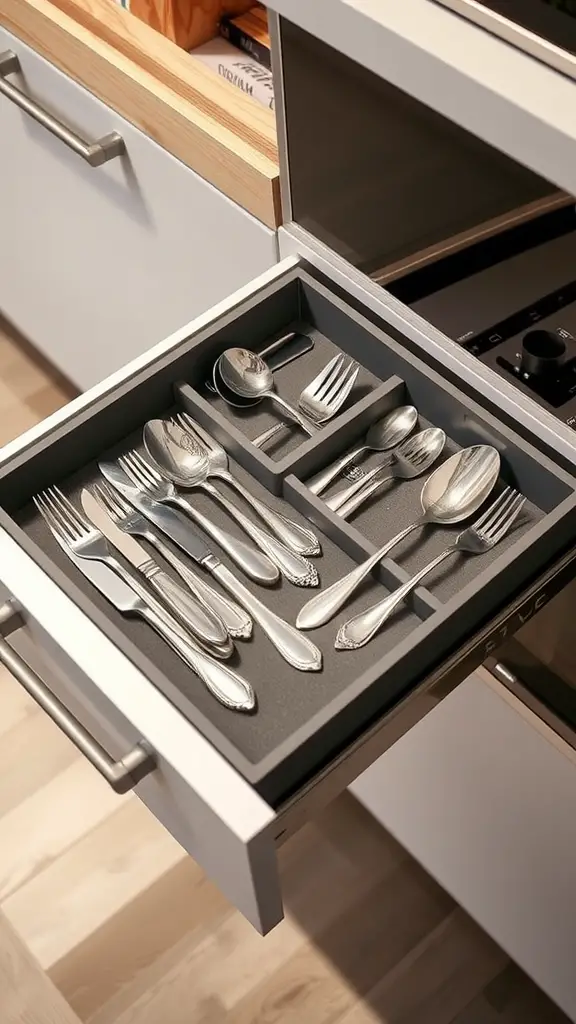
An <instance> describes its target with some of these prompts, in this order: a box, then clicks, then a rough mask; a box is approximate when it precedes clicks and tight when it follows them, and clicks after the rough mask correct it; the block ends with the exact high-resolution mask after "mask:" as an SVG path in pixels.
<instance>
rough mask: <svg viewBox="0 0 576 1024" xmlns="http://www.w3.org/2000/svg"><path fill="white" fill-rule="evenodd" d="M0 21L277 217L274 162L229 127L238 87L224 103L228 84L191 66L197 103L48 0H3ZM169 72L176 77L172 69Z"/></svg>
mask: <svg viewBox="0 0 576 1024" xmlns="http://www.w3.org/2000/svg"><path fill="white" fill-rule="evenodd" d="M108 2H109V0H108ZM110 7H111V8H112V7H113V5H112V4H110ZM0 23H1V24H2V25H4V26H5V27H6V28H7V29H9V30H10V31H12V32H14V33H15V35H17V36H19V37H20V38H21V39H23V40H24V42H26V43H28V44H29V45H30V46H32V47H33V48H34V49H35V50H36V51H37V52H38V53H40V54H41V55H42V56H44V57H46V58H47V59H48V60H49V61H51V63H52V64H55V65H56V66H57V67H59V68H60V69H61V70H62V71H64V72H65V73H66V74H67V75H69V76H70V77H71V78H73V79H75V80H76V81H77V82H80V83H81V84H82V85H84V86H86V88H87V89H89V90H90V91H91V92H93V93H94V94H95V95H96V96H98V97H99V98H100V99H101V100H103V101H104V102H105V103H107V104H108V105H109V106H110V107H112V109H113V110H116V111H117V112H118V113H120V114H121V115H122V116H123V117H125V118H126V119H127V120H128V121H130V122H131V123H132V124H135V125H136V126H137V127H138V128H141V129H142V131H144V132H145V133H146V134H147V135H149V136H150V137H151V138H153V139H155V140H156V142H158V143H159V144H160V145H161V146H163V147H164V148H165V149H167V150H169V151H170V152H171V153H173V154H174V155H175V156H177V157H178V158H179V159H180V160H182V161H183V163H185V164H187V165H188V166H189V167H191V168H192V169H193V170H195V171H197V172H198V174H200V175H201V176H202V177H203V178H205V179H206V180H207V181H209V182H211V183H212V184H213V185H215V186H216V188H218V189H220V191H222V192H223V193H224V194H225V195H227V196H229V197H230V198H231V199H233V200H234V201H235V202H237V203H239V205H240V206H243V207H244V209H246V210H248V211H249V212H250V213H252V214H254V216H255V217H257V218H258V219H259V220H261V221H263V223H264V224H267V225H268V226H269V227H271V228H275V227H276V226H277V225H278V224H279V223H280V191H279V189H280V186H279V177H278V165H277V162H276V161H275V160H274V159H271V158H270V156H268V155H267V154H266V153H264V152H261V151H260V150H259V149H257V148H256V147H255V146H254V145H253V143H252V142H251V141H250V139H247V138H244V137H240V136H239V135H238V134H237V131H234V130H232V127H231V122H232V120H233V119H234V110H235V104H236V98H235V94H236V92H237V91H238V92H239V90H235V89H232V88H231V87H230V93H231V99H230V103H229V104H227V105H226V107H222V106H221V104H220V103H219V102H218V97H219V95H220V90H221V85H223V84H225V83H219V82H218V78H217V76H216V75H213V76H211V79H210V81H209V87H208V88H207V87H206V81H207V77H206V74H205V73H203V74H202V76H199V77H197V76H196V73H195V71H192V70H190V73H189V75H187V79H186V80H187V81H188V82H189V83H190V82H191V81H197V82H198V92H199V93H201V94H202V95H203V97H204V101H203V103H202V106H196V105H195V102H191V101H190V100H189V99H187V98H185V97H184V96H183V95H182V94H181V92H180V91H179V92H176V91H174V90H173V89H172V88H170V87H169V86H167V85H166V84H165V83H164V81H162V80H160V79H159V78H157V77H156V74H155V63H156V62H155V61H154V59H148V60H147V62H146V64H147V66H146V68H144V67H141V66H140V65H139V64H137V63H136V62H135V61H134V60H131V59H130V58H128V57H126V56H125V55H124V53H122V52H120V50H118V49H116V47H115V46H112V45H110V43H108V42H107V41H106V40H105V39H102V38H100V37H99V36H98V35H97V34H95V32H93V31H90V30H89V29H87V28H86V27H85V26H84V25H82V24H80V23H79V22H77V21H75V20H74V19H73V18H71V17H69V16H68V15H67V14H65V13H64V12H63V11H61V10H59V9H58V8H57V7H56V6H55V5H54V4H53V3H50V2H49V0H0ZM91 24H93V25H94V24H95V22H94V21H92V20H91ZM145 27H146V26H140V28H145ZM140 28H139V30H140ZM158 38H159V40H160V39H161V37H158ZM129 39H130V36H127V40H129ZM164 42H165V43H168V40H164V41H163V43H164ZM163 43H162V44H161V43H160V42H159V43H158V46H161V45H163ZM126 45H128V43H126ZM190 63H191V64H192V63H194V67H195V66H196V64H197V63H198V62H192V61H191V62H190ZM151 68H154V73H152V72H151V70H150V69H151ZM174 74H175V75H176V76H177V77H179V76H178V71H177V69H176V71H175V72H174ZM213 80H214V81H213ZM172 84H174V82H173V81H172ZM212 92H213V94H214V98H213V99H212V100H211V97H210V94H211V93H212ZM232 97H234V99H232ZM239 98H240V97H239ZM244 100H245V97H244ZM211 104H212V105H211ZM254 106H256V104H254ZM216 111H218V116H216V113H215V112H216Z"/></svg>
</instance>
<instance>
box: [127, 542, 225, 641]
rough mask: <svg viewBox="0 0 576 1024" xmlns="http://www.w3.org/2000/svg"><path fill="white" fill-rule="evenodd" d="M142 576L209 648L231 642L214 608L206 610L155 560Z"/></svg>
mask: <svg viewBox="0 0 576 1024" xmlns="http://www.w3.org/2000/svg"><path fill="white" fill-rule="evenodd" d="M142 571H143V573H144V575H145V577H146V579H147V580H148V582H149V583H150V585H151V586H152V587H153V588H154V590H155V591H156V593H157V594H158V595H159V597H161V598H162V600H163V602H164V604H165V605H166V607H167V608H169V609H170V611H171V612H172V613H173V614H174V615H175V616H176V618H177V619H179V620H180V621H181V622H182V623H183V624H184V625H185V626H186V628H187V629H189V630H190V632H191V633H192V634H193V636H197V637H199V638H200V640H202V642H203V643H205V644H208V645H209V646H211V645H213V644H216V645H219V646H221V645H222V644H226V643H227V642H228V639H229V637H228V630H227V629H226V626H225V625H224V623H223V622H222V619H221V618H220V617H219V616H218V615H216V613H215V612H213V611H212V609H211V608H208V607H206V608H203V607H202V605H201V604H200V602H199V601H198V600H197V599H196V598H195V597H194V595H193V594H191V593H190V591H188V590H186V589H185V588H184V587H183V586H181V585H180V583H178V581H177V580H174V579H172V577H171V576H169V575H168V573H167V572H164V570H163V569H161V568H160V566H158V565H157V564H156V563H155V562H154V561H152V559H151V560H150V562H149V563H147V565H146V566H144V567H143V570H142Z"/></svg>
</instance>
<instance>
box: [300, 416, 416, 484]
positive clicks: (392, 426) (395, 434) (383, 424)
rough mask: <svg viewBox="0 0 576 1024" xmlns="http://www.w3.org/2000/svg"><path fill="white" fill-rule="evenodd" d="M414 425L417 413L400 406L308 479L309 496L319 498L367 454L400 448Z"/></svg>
mask: <svg viewBox="0 0 576 1024" xmlns="http://www.w3.org/2000/svg"><path fill="white" fill-rule="evenodd" d="M417 422H418V410H417V409H416V408H415V407H414V406H413V405H401V406H399V407H398V408H397V409H392V412H389V413H387V415H386V416H383V417H382V418H381V419H379V420H377V421H376V423H373V424H372V426H371V427H370V428H369V430H368V433H367V434H366V437H365V438H364V440H363V442H362V444H360V445H358V447H357V448H353V449H352V451H349V452H346V454H345V455H342V456H341V457H340V458H339V459H336V461H335V462H332V463H331V464H330V465H329V466H326V468H325V469H321V470H320V472H319V473H316V474H315V475H314V476H312V477H310V479H309V480H307V481H306V486H307V487H308V489H309V490H311V491H312V494H322V492H323V491H325V490H326V488H327V487H328V486H329V484H331V483H332V481H333V480H335V478H336V477H337V476H339V475H340V473H342V472H343V471H344V470H345V469H346V468H347V467H348V466H350V465H351V464H352V463H353V462H355V461H356V459H359V458H360V456H362V455H365V453H366V452H369V451H377V452H383V451H389V450H390V449H391V448H395V447H396V446H397V445H399V444H400V443H401V442H402V441H404V439H405V438H407V437H408V435H409V434H410V433H412V431H413V430H414V427H415V426H416V423H417Z"/></svg>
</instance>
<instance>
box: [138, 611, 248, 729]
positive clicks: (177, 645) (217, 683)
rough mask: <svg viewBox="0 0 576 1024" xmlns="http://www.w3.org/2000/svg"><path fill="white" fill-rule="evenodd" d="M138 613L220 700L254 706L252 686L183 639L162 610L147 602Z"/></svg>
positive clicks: (227, 704)
mask: <svg viewBox="0 0 576 1024" xmlns="http://www.w3.org/2000/svg"><path fill="white" fill-rule="evenodd" d="M140 614H141V615H142V618H143V619H145V620H146V622H148V624H149V625H150V626H152V628H153V629H155V630H156V632H157V633H158V634H159V635H160V636H161V637H162V639H163V640H165V641H166V643H167V644H169V646H170V647H171V648H172V650H174V651H176V653H177V654H179V655H180V657H181V658H182V660H183V661H184V662H186V664H187V665H188V666H189V667H190V668H191V669H192V671H193V672H194V673H195V674H196V675H197V676H198V678H199V679H201V680H202V682H203V683H204V685H205V686H206V687H207V688H208V690H209V691H210V693H211V694H212V696H213V697H215V698H216V700H218V701H219V702H220V704H223V705H224V707H227V708H230V710H232V711H253V710H254V708H255V707H256V694H255V692H254V689H253V687H252V686H251V685H250V683H249V682H247V681H246V680H245V679H243V678H242V676H241V675H239V674H238V673H237V672H235V671H234V669H231V668H229V667H228V665H224V664H223V663H222V662H219V661H214V660H213V659H212V658H211V657H209V656H208V655H207V654H203V653H202V651H201V650H200V649H199V648H198V647H197V646H196V644H195V643H194V641H193V640H192V639H186V636H185V634H184V633H183V632H182V631H181V629H180V628H179V626H178V624H177V623H176V622H173V621H171V620H170V618H169V617H168V616H167V615H166V613H164V614H159V613H158V612H157V611H156V610H155V609H154V608H151V607H150V605H149V604H146V603H144V604H143V605H142V607H141V610H140Z"/></svg>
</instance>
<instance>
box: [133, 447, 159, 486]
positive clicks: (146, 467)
mask: <svg viewBox="0 0 576 1024" xmlns="http://www.w3.org/2000/svg"><path fill="white" fill-rule="evenodd" d="M130 454H131V455H132V456H133V458H134V460H135V461H136V463H137V464H138V465H139V466H140V469H141V470H142V472H143V473H147V474H148V476H149V477H150V479H151V480H152V481H153V482H154V483H155V482H156V481H157V480H162V474H161V473H159V472H158V470H157V469H154V467H153V466H151V465H150V463H149V462H147V461H146V459H145V458H144V457H143V456H142V455H140V452H137V451H136V449H135V448H133V449H132V451H131V453H130Z"/></svg>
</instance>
